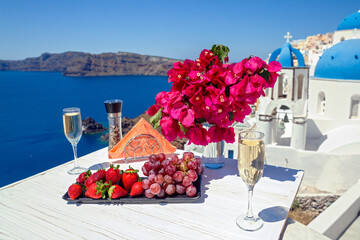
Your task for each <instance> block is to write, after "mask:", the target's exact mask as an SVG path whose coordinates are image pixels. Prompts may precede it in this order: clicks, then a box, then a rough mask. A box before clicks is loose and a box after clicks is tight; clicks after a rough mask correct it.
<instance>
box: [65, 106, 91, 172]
mask: <svg viewBox="0 0 360 240" xmlns="http://www.w3.org/2000/svg"><path fill="white" fill-rule="evenodd" d="M63 123H64V133H65V136H66V138H67V139H68V140H69V142H70V143H71V145H72V148H73V152H74V160H75V161H74V168H72V169H70V170H69V171H68V174H80V173H82V172H86V171H87V170H88V169H86V168H83V167H80V165H79V163H78V160H77V143H78V142H79V141H80V138H81V135H82V123H81V114H80V108H75V107H73V108H64V109H63Z"/></svg>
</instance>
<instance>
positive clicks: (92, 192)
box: [85, 181, 109, 199]
mask: <svg viewBox="0 0 360 240" xmlns="http://www.w3.org/2000/svg"><path fill="white" fill-rule="evenodd" d="M108 189H109V184H104V183H103V182H102V181H97V182H96V183H93V184H91V185H90V187H89V188H88V189H87V190H86V192H85V196H87V197H90V198H95V199H99V198H106V193H107V191H108Z"/></svg>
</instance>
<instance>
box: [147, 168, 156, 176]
mask: <svg viewBox="0 0 360 240" xmlns="http://www.w3.org/2000/svg"><path fill="white" fill-rule="evenodd" d="M152 174H154V175H156V174H157V171H155V170H154V169H152V170H151V171H149V176H150V175H152Z"/></svg>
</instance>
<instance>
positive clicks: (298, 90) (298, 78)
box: [297, 74, 304, 99]
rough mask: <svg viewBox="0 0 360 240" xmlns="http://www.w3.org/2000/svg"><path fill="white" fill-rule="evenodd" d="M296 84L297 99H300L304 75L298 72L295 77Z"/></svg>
mask: <svg viewBox="0 0 360 240" xmlns="http://www.w3.org/2000/svg"><path fill="white" fill-rule="evenodd" d="M297 84H298V89H297V99H302V92H303V85H304V75H303V74H300V75H299V76H298V77H297Z"/></svg>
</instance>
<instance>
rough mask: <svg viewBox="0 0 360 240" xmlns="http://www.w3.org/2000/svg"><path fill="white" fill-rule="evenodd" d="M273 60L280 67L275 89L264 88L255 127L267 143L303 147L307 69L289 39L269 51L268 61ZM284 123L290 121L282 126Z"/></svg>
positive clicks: (307, 83) (300, 55) (307, 82)
mask: <svg viewBox="0 0 360 240" xmlns="http://www.w3.org/2000/svg"><path fill="white" fill-rule="evenodd" d="M294 56H296V58H297V61H298V66H297V67H294V61H293V60H294ZM275 60H277V61H279V62H280V63H281V65H282V67H283V68H282V70H281V72H280V76H279V77H278V79H277V81H276V83H275V85H274V88H272V89H267V91H266V96H265V97H263V98H261V99H260V103H259V105H258V111H257V114H256V116H257V129H258V130H260V131H262V132H264V133H265V143H266V144H278V143H280V144H281V145H283V144H285V145H287V144H289V145H290V146H291V147H293V148H295V149H305V139H306V125H307V124H306V122H307V106H308V103H307V101H308V87H309V68H308V67H306V66H305V63H304V57H303V56H302V54H301V53H300V51H299V50H297V49H296V48H293V47H292V46H291V44H290V43H288V42H286V43H285V44H284V45H283V46H282V47H281V48H279V49H276V50H275V51H274V52H273V53H272V54H271V56H270V59H269V61H275ZM282 110H283V111H282ZM286 110H287V111H286ZM285 115H286V116H287V117H286V118H285ZM289 120H290V121H291V122H290V121H289ZM285 122H290V123H289V124H287V125H285ZM286 128H288V129H287V131H284V130H285V129H286ZM289 128H291V129H289ZM285 133H287V134H285ZM284 134H285V136H283V135H284ZM286 142H289V143H286Z"/></svg>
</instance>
